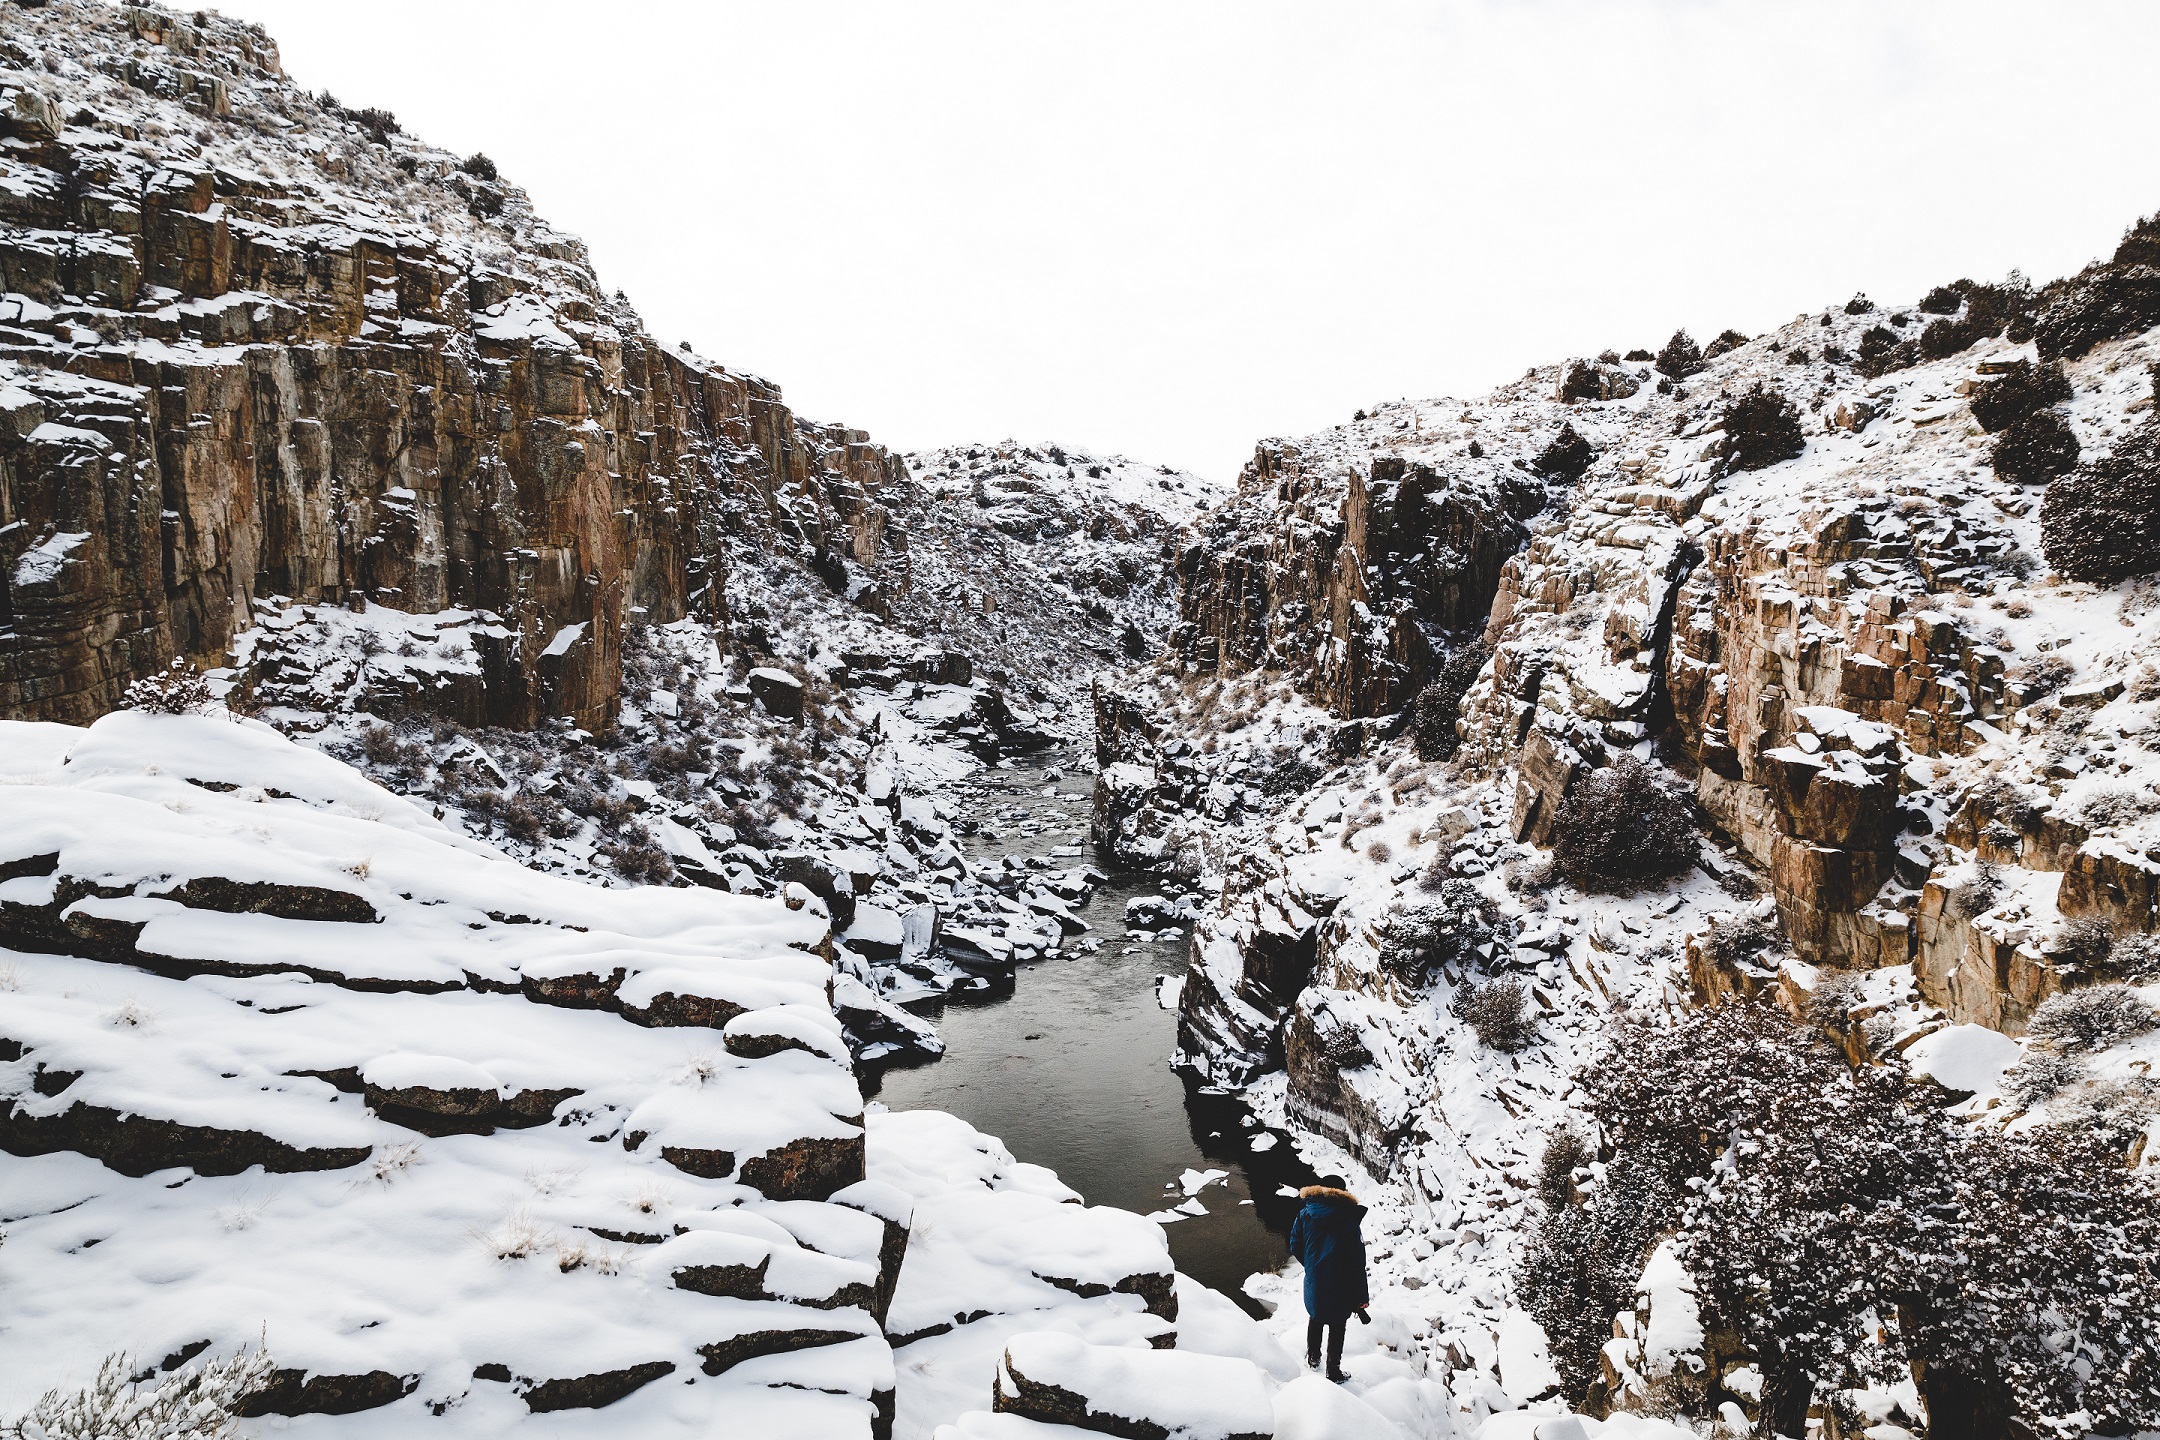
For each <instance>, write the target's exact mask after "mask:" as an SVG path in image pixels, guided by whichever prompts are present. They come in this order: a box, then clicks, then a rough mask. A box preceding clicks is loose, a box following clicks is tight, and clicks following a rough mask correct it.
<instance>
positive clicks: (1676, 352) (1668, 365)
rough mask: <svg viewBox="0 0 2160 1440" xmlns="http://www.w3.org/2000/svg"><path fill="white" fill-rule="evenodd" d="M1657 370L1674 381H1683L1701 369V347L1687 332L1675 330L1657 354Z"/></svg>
mask: <svg viewBox="0 0 2160 1440" xmlns="http://www.w3.org/2000/svg"><path fill="white" fill-rule="evenodd" d="M1657 368H1658V370H1659V371H1660V372H1661V373H1663V374H1666V375H1670V376H1671V377H1672V378H1673V379H1675V380H1685V379H1687V377H1688V376H1690V375H1693V374H1696V373H1698V372H1699V371H1701V369H1702V368H1703V353H1702V347H1701V346H1700V345H1697V344H1696V343H1695V340H1694V337H1693V336H1691V335H1689V334H1688V333H1687V331H1685V330H1675V331H1673V335H1672V339H1670V340H1668V341H1666V342H1665V348H1664V349H1662V350H1660V351H1658V353H1657Z"/></svg>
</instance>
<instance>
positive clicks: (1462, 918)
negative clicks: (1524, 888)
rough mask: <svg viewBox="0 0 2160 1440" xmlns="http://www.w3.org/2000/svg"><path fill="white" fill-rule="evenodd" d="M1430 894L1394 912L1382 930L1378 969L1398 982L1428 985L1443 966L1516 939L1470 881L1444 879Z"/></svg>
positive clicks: (1509, 925)
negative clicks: (1422, 901) (1425, 898)
mask: <svg viewBox="0 0 2160 1440" xmlns="http://www.w3.org/2000/svg"><path fill="white" fill-rule="evenodd" d="M1421 888H1422V887H1421ZM1426 893H1428V894H1431V895H1433V896H1434V897H1435V898H1434V899H1433V900H1431V901H1428V902H1424V903H1420V904H1415V905H1412V906H1410V907H1408V908H1407V909H1403V910H1398V911H1396V912H1395V913H1394V914H1392V915H1390V916H1389V917H1388V920H1387V924H1386V927H1385V929H1384V930H1383V931H1382V933H1381V936H1380V968H1381V969H1382V970H1383V971H1385V972H1386V973H1387V974H1388V975H1390V976H1393V977H1394V978H1395V979H1396V980H1399V981H1401V982H1402V983H1404V984H1406V985H1414V986H1422V985H1427V984H1430V983H1431V981H1432V979H1433V976H1434V975H1435V974H1436V973H1438V972H1439V971H1441V970H1442V969H1443V968H1456V969H1460V968H1462V967H1466V966H1467V965H1469V964H1470V963H1471V962H1472V960H1473V959H1474V958H1480V956H1481V952H1482V950H1483V949H1484V947H1486V946H1487V945H1494V944H1500V943H1506V942H1508V941H1510V940H1512V939H1513V938H1514V927H1513V924H1512V922H1510V921H1508V920H1507V919H1505V918H1504V917H1503V916H1502V915H1501V913H1500V909H1499V907H1498V906H1497V905H1495V904H1494V903H1493V902H1492V900H1491V899H1489V898H1488V897H1487V896H1486V895H1485V892H1483V891H1482V890H1480V889H1478V887H1477V886H1476V885H1474V884H1472V883H1471V882H1470V881H1468V880H1460V879H1443V880H1441V881H1440V882H1439V884H1438V885H1437V886H1436V887H1434V888H1433V889H1430V890H1427V891H1426Z"/></svg>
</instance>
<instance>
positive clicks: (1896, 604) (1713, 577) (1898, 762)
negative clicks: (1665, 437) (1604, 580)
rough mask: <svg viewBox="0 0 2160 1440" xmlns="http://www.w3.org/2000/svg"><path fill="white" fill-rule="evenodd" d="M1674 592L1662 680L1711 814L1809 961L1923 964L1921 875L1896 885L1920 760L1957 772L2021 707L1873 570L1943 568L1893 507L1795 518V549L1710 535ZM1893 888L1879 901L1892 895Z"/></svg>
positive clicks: (1998, 672)
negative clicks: (1986, 734) (1984, 732)
mask: <svg viewBox="0 0 2160 1440" xmlns="http://www.w3.org/2000/svg"><path fill="white" fill-rule="evenodd" d="M1703 548H1704V551H1705V560H1704V563H1703V564H1702V566H1701V567H1700V568H1698V569H1697V570H1696V572H1695V573H1694V574H1693V575H1691V576H1690V577H1689V579H1688V581H1687V583H1686V584H1684V585H1683V586H1682V587H1681V589H1680V593H1679V597H1678V605H1677V607H1676V611H1675V615H1674V620H1673V625H1672V644H1671V646H1670V648H1669V651H1668V653H1667V656H1666V660H1665V670H1664V674H1665V681H1666V686H1667V690H1668V692H1669V694H1670V696H1671V701H1672V706H1673V711H1674V717H1675V721H1676V729H1675V734H1676V736H1677V737H1678V738H1679V740H1680V742H1681V744H1682V745H1683V746H1684V747H1685V748H1687V749H1688V750H1689V751H1690V752H1691V753H1692V754H1693V755H1694V757H1695V758H1696V759H1697V760H1698V761H1699V762H1700V763H1701V765H1702V774H1701V778H1700V780H1699V782H1698V784H1697V798H1698V799H1700V800H1701V802H1702V804H1703V806H1704V808H1705V809H1707V810H1708V811H1709V812H1710V815H1711V817H1712V818H1713V819H1714V820H1716V821H1717V823H1718V825H1719V827H1720V828H1721V829H1723V830H1724V831H1725V832H1726V833H1727V834H1729V835H1731V836H1732V837H1733V838H1734V839H1735V840H1737V841H1738V842H1739V843H1740V845H1741V847H1742V849H1744V850H1745V851H1746V852H1747V853H1748V855H1749V856H1750V857H1751V858H1752V859H1754V860H1755V861H1756V863H1757V864H1760V865H1762V866H1764V867H1765V868H1766V869H1767V870H1768V871H1769V873H1770V879H1771V885H1772V889H1773V891H1774V893H1775V895H1776V898H1777V904H1778V913H1779V917H1780V919H1781V921H1782V922H1783V925H1784V929H1785V932H1786V934H1787V936H1788V938H1789V939H1790V940H1791V941H1792V944H1793V948H1794V949H1795V950H1796V951H1797V952H1798V953H1799V954H1800V955H1801V957H1802V958H1804V959H1807V960H1811V961H1814V962H1817V963H1828V964H1834V965H1860V966H1875V965H1897V964H1903V963H1905V962H1906V961H1907V960H1909V959H1911V958H1913V955H1914V949H1915V946H1916V944H1917V943H1918V937H1917V936H1916V933H1915V931H1914V927H1913V917H1914V913H1915V905H1916V903H1917V901H1918V899H1919V897H1918V895H1917V893H1916V892H1915V888H1914V887H1915V886H1916V885H1917V883H1918V880H1919V879H1920V877H1921V875H1924V874H1925V870H1926V865H1925V863H1924V862H1923V863H1921V864H1920V865H1919V874H1914V875H1909V876H1907V877H1906V880H1905V884H1904V885H1903V886H1896V885H1893V884H1892V881H1893V879H1894V878H1895V876H1896V873H1897V868H1898V849H1897V847H1898V843H1899V835H1900V833H1901V832H1902V831H1903V829H1904V827H1905V823H1906V816H1905V815H1904V814H1903V813H1902V812H1901V810H1900V808H1899V802H1900V799H1901V796H1902V793H1903V790H1904V787H1905V786H1906V785H1907V784H1908V783H1909V781H1908V779H1907V776H1906V771H1905V763H1906V761H1907V760H1908V758H1910V757H1913V756H1922V757H1930V758H1936V757H1955V756H1958V755H1962V754H1964V753H1965V752H1966V751H1968V750H1970V749H1971V748H1972V747H1973V746H1974V745H1975V744H1977V743H1978V738H1979V737H1978V735H1977V733H1976V732H1975V731H1974V730H1973V729H1972V724H1973V722H1974V721H1977V720H1981V719H1989V720H1996V719H1999V718H2000V717H2002V716H2003V715H2005V714H2006V713H2008V711H2010V710H2011V709H2012V708H2014V706H2015V704H2016V697H2015V695H2014V694H2013V693H2012V692H2011V691H2010V690H2009V689H2008V688H2007V687H2006V686H2005V683H2004V678H2003V666H2002V660H2001V657H2000V655H1999V654H1998V653H1997V652H1996V651H1995V650H1994V649H1993V648H1992V647H1989V646H1987V645H1984V644H1981V643H1979V642H1977V641H1975V640H1974V639H1972V638H1971V637H1969V636H1968V635H1967V634H1966V633H1965V632H1964V631H1963V630H1962V629H1961V628H1960V626H1959V625H1958V623H1957V622H1955V621H1953V620H1952V619H1951V617H1950V616H1949V615H1947V614H1945V613H1943V612H1941V611H1936V610H1930V609H1925V608H1921V606H1920V605H1916V604H1915V603H1914V601H1913V600H1911V599H1908V598H1907V597H1906V596H1905V595H1903V594H1901V593H1899V591H1897V590H1896V589H1893V588H1891V587H1888V586H1884V587H1883V588H1878V589H1872V590H1871V589H1868V588H1865V586H1864V585H1862V584H1861V583H1858V582H1859V580H1860V579H1861V578H1862V577H1866V576H1868V575H1870V574H1873V573H1876V572H1874V571H1871V570H1870V568H1869V567H1870V566H1871V565H1875V566H1880V565H1884V564H1887V563H1890V562H1894V561H1903V562H1909V563H1913V564H1915V565H1916V566H1917V567H1918V568H1919V569H1920V570H1921V571H1922V572H1923V573H1924V572H1925V571H1926V570H1927V569H1928V568H1929V567H1930V566H1931V565H1933V564H1936V563H1938V560H1937V557H1935V556H1933V555H1932V554H1931V553H1930V552H1929V551H1928V550H1927V549H1926V548H1924V547H1923V546H1921V545H1917V544H1915V543H1914V541H1913V539H1912V537H1911V536H1910V535H1909V534H1908V533H1907V531H1906V529H1905V527H1904V526H1903V525H1902V524H1901V523H1900V522H1898V521H1897V519H1896V517H1895V515H1894V514H1893V513H1891V512H1890V511H1889V509H1888V507H1887V506H1884V505H1880V504H1878V505H1875V506H1845V507H1841V508H1836V509H1832V510H1827V511H1823V512H1815V513H1804V514H1802V515H1801V516H1800V517H1799V520H1798V529H1797V532H1796V533H1792V534H1782V535H1776V536H1771V535H1766V534H1761V533H1758V532H1756V531H1754V530H1752V529H1746V530H1742V529H1736V528H1718V529H1712V530H1710V531H1709V532H1707V533H1706V535H1705V537H1704V540H1703ZM1886 886H1888V887H1890V889H1889V891H1886V889H1885V887H1886Z"/></svg>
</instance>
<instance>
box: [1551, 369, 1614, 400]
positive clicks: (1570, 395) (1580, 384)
mask: <svg viewBox="0 0 2160 1440" xmlns="http://www.w3.org/2000/svg"><path fill="white" fill-rule="evenodd" d="M1604 388H1605V387H1604V386H1603V385H1601V384H1600V383H1599V381H1598V372H1597V367H1596V366H1595V365H1592V364H1590V363H1589V362H1588V361H1584V360H1575V361H1571V362H1570V363H1569V365H1568V368H1567V375H1566V377H1565V378H1563V379H1562V380H1561V381H1560V399H1561V401H1562V403H1564V404H1568V405H1573V404H1575V403H1576V402H1577V401H1579V400H1602V399H1603V398H1604Z"/></svg>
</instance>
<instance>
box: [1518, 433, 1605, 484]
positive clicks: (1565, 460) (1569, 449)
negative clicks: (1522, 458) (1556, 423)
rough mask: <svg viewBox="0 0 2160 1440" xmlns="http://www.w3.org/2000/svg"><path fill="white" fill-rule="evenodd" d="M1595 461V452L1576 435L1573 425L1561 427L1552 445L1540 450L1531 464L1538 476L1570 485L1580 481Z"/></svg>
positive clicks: (1586, 441) (1585, 441)
mask: <svg viewBox="0 0 2160 1440" xmlns="http://www.w3.org/2000/svg"><path fill="white" fill-rule="evenodd" d="M1595 459H1597V451H1596V450H1594V449H1592V448H1591V445H1590V442H1589V441H1588V440H1585V439H1583V437H1582V436H1581V435H1579V434H1577V433H1576V431H1575V427H1574V426H1573V425H1562V426H1561V427H1560V433H1559V434H1558V435H1555V436H1554V437H1553V438H1552V443H1551V444H1549V445H1547V446H1546V447H1545V448H1544V449H1543V450H1540V451H1539V452H1538V455H1537V459H1536V460H1535V461H1533V462H1532V464H1533V465H1535V466H1536V468H1537V472H1538V473H1539V474H1540V475H1544V476H1548V477H1550V478H1552V479H1554V480H1565V481H1568V482H1570V483H1572V482H1574V481H1577V480H1580V479H1582V477H1583V472H1584V471H1586V470H1588V469H1589V468H1590V462H1591V461H1593V460H1595Z"/></svg>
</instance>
